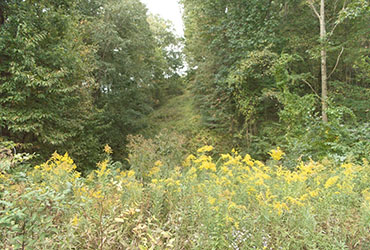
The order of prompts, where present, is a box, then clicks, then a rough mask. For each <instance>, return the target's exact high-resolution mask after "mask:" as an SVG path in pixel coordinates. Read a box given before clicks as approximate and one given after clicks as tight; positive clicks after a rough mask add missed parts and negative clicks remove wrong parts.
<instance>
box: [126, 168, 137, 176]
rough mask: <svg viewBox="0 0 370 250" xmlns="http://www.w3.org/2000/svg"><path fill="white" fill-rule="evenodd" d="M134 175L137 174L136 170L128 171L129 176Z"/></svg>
mask: <svg viewBox="0 0 370 250" xmlns="http://www.w3.org/2000/svg"><path fill="white" fill-rule="evenodd" d="M133 175H135V171H134V170H130V171H128V172H127V177H131V176H133Z"/></svg>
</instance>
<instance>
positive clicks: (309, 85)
mask: <svg viewBox="0 0 370 250" xmlns="http://www.w3.org/2000/svg"><path fill="white" fill-rule="evenodd" d="M301 80H302V81H303V82H304V83H306V84H307V85H308V86H309V87H310V89H311V90H312V91H313V92H314V93H315V95H316V96H317V97H318V98H319V99H320V100H323V99H322V98H321V96H319V94H318V93H317V92H316V91H315V89H314V88H313V87H312V85H311V84H310V83H309V82H308V81H306V80H305V79H301Z"/></svg>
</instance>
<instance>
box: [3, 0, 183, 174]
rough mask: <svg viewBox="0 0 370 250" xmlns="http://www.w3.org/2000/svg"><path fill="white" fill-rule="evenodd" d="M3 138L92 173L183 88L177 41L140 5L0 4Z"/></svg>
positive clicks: (131, 0)
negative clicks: (105, 148)
mask: <svg viewBox="0 0 370 250" xmlns="http://www.w3.org/2000/svg"><path fill="white" fill-rule="evenodd" d="M0 10H1V12H0V21H1V23H0V139H1V141H3V143H4V142H5V141H12V142H14V143H15V146H16V148H17V149H18V150H21V151H26V152H35V151H36V152H38V153H39V154H40V155H41V156H42V157H49V155H50V153H52V152H54V151H55V150H57V151H58V152H61V153H62V152H65V151H68V152H69V153H70V154H71V155H72V157H73V158H74V159H76V160H77V161H78V162H79V163H80V164H79V165H80V166H84V167H85V168H86V167H87V166H89V167H94V165H95V163H94V162H96V161H97V160H98V158H99V154H100V153H99V152H101V149H102V145H105V144H109V145H110V146H111V147H112V148H113V151H114V152H115V155H114V158H115V159H116V160H120V159H121V158H122V157H123V154H122V152H123V151H124V146H125V141H126V136H127V135H128V134H131V133H135V131H137V130H138V129H140V128H142V126H144V125H145V121H144V120H145V119H144V118H145V116H146V115H147V114H148V113H150V112H151V111H152V109H153V108H154V107H155V106H156V105H159V104H160V103H161V102H162V98H163V96H164V95H166V93H168V92H169V91H174V90H175V87H176V84H177V83H178V82H179V80H180V77H179V75H178V73H177V72H178V69H179V68H181V66H182V59H181V55H180V53H179V51H178V49H177V48H178V46H179V39H178V38H177V37H176V36H175V35H174V33H173V32H172V31H173V30H172V27H171V25H170V24H169V23H168V22H167V21H165V20H162V19H160V18H159V17H156V16H148V14H147V9H146V7H145V5H144V4H142V3H141V2H140V1H139V0H119V1H118V0H103V1H100V0H57V1H50V0H39V1H32V0H26V1H23V0H5V1H1V3H0Z"/></svg>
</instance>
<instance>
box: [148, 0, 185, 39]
mask: <svg viewBox="0 0 370 250" xmlns="http://www.w3.org/2000/svg"><path fill="white" fill-rule="evenodd" d="M141 1H142V2H143V3H144V4H146V6H147V7H148V9H149V12H151V13H153V14H159V15H160V16H161V17H162V18H164V19H167V20H170V21H171V22H172V23H173V24H174V27H175V30H176V33H177V34H178V35H180V36H183V35H184V28H183V22H182V18H181V7H180V4H179V3H178V0H141Z"/></svg>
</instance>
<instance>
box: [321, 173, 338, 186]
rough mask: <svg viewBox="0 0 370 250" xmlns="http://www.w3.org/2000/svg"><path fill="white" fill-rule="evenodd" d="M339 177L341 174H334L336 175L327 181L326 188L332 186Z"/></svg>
mask: <svg viewBox="0 0 370 250" xmlns="http://www.w3.org/2000/svg"><path fill="white" fill-rule="evenodd" d="M338 179H339V176H334V177H330V178H329V179H328V180H327V181H326V182H325V185H324V186H325V188H330V187H331V186H333V185H334V184H335V183H336V182H337V181H338Z"/></svg>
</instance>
